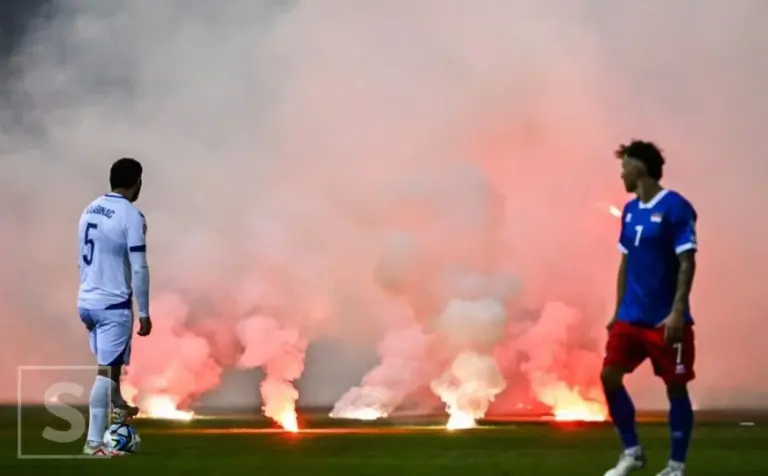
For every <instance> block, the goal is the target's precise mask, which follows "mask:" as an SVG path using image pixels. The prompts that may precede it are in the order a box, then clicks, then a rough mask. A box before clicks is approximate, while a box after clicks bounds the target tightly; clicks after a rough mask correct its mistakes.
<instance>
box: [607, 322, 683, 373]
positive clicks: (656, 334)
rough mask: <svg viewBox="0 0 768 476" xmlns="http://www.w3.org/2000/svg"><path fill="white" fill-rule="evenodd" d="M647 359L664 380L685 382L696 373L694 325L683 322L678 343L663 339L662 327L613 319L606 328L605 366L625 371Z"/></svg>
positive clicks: (633, 368)
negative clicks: (609, 327) (637, 324)
mask: <svg viewBox="0 0 768 476" xmlns="http://www.w3.org/2000/svg"><path fill="white" fill-rule="evenodd" d="M645 359H650V360H651V364H653V373H654V374H656V375H657V376H658V377H661V379H662V380H664V382H666V383H686V382H690V381H691V380H693V379H694V378H695V377H696V373H695V372H694V369H693V364H694V361H695V359H696V345H695V341H694V337H693V326H692V325H689V324H686V326H685V327H684V328H683V338H682V340H681V341H680V342H679V343H677V344H672V345H670V344H667V343H665V342H664V328H663V327H657V328H647V327H640V326H635V325H632V324H628V323H626V322H621V321H619V322H616V323H615V324H614V325H613V327H611V330H610V331H609V332H608V343H607V344H606V345H605V359H603V366H604V367H614V368H619V369H621V370H624V371H626V372H628V373H631V372H633V371H634V370H635V369H636V368H637V367H638V366H639V365H640V364H642V363H643V361H645Z"/></svg>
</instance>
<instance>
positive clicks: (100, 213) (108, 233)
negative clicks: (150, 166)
mask: <svg viewBox="0 0 768 476" xmlns="http://www.w3.org/2000/svg"><path fill="white" fill-rule="evenodd" d="M79 230H80V231H79V242H80V259H79V268H80V291H79V293H78V298H77V306H78V308H81V309H90V310H110V309H131V308H132V307H133V299H132V298H133V296H134V294H135V296H136V301H137V303H138V308H139V317H148V316H149V266H148V265H147V257H146V252H147V244H146V232H147V224H146V220H145V219H144V214H142V213H141V212H140V211H139V209H138V208H136V207H135V206H133V204H132V203H131V202H130V201H129V200H128V199H127V198H125V197H124V196H122V195H119V194H116V193H108V194H106V195H102V196H101V197H99V198H97V199H96V200H94V201H93V202H91V204H90V205H88V207H87V208H86V209H85V211H84V212H83V214H82V216H81V217H80V226H79ZM131 288H133V292H132V289H131Z"/></svg>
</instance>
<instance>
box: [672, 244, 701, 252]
mask: <svg viewBox="0 0 768 476" xmlns="http://www.w3.org/2000/svg"><path fill="white" fill-rule="evenodd" d="M695 249H697V248H696V243H691V242H688V243H683V244H682V245H680V246H678V247H677V248H675V253H677V254H680V253H684V252H686V251H688V250H695Z"/></svg>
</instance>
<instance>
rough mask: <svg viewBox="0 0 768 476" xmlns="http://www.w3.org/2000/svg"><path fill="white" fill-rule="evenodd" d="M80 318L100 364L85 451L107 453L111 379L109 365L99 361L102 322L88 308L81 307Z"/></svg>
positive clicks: (91, 398)
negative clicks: (105, 439)
mask: <svg viewBox="0 0 768 476" xmlns="http://www.w3.org/2000/svg"><path fill="white" fill-rule="evenodd" d="M80 319H81V320H82V321H83V323H84V324H85V325H86V327H88V329H89V332H90V335H89V341H90V345H91V351H93V353H94V355H96V356H97V364H99V367H98V370H97V374H96V378H95V380H94V382H93V387H91V394H90V397H89V399H88V412H89V416H88V436H87V441H86V444H85V448H84V450H83V451H84V453H86V454H91V455H106V454H107V452H106V451H105V450H104V448H103V439H104V432H105V431H106V430H107V423H108V417H109V397H110V381H111V380H110V375H109V373H110V370H109V367H106V366H103V365H100V362H98V351H99V328H100V325H101V322H100V321H99V316H98V314H96V313H94V312H93V311H90V310H87V309H80Z"/></svg>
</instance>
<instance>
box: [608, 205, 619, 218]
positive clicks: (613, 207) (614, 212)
mask: <svg viewBox="0 0 768 476" xmlns="http://www.w3.org/2000/svg"><path fill="white" fill-rule="evenodd" d="M608 213H610V214H611V215H613V216H615V217H616V218H620V217H621V210H620V209H619V207H617V206H616V205H610V206H608Z"/></svg>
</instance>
